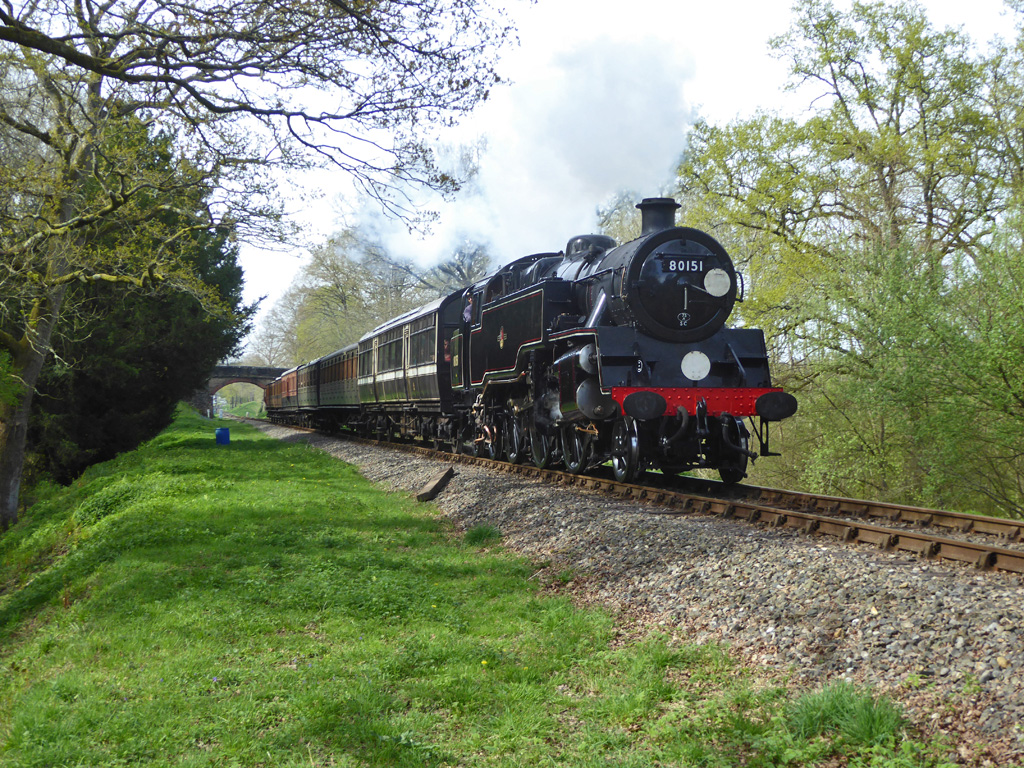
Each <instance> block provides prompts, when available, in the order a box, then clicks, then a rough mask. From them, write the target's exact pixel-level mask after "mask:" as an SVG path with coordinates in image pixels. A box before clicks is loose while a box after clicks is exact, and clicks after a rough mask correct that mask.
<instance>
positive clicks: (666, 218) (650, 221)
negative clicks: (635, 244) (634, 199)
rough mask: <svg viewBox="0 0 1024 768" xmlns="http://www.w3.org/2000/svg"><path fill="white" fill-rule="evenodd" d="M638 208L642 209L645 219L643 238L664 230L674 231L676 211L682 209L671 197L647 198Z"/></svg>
mask: <svg viewBox="0 0 1024 768" xmlns="http://www.w3.org/2000/svg"><path fill="white" fill-rule="evenodd" d="M636 207H637V208H639V209H640V213H641V214H642V217H643V218H642V221H643V229H642V230H641V232H640V236H641V237H643V236H644V235H649V234H651V233H652V232H660V231H661V230H663V229H672V227H674V226H675V225H676V209H677V208H682V206H681V205H679V203H677V202H676V201H675V200H673V199H672V198H671V197H645V198H644V199H643V200H641V201H640V202H639V203H637V206H636Z"/></svg>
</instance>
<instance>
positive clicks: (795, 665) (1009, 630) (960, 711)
mask: <svg viewBox="0 0 1024 768" xmlns="http://www.w3.org/2000/svg"><path fill="white" fill-rule="evenodd" d="M262 428H263V429H264V431H265V432H267V433H268V434H270V435H272V436H274V437H278V438H282V439H291V440H302V441H307V442H309V443H310V444H311V445H313V446H314V447H316V448H319V449H321V450H323V451H325V452H327V453H329V454H331V455H333V456H335V457H337V458H339V459H342V460H344V461H346V462H349V463H351V464H354V465H356V466H358V467H360V469H361V471H362V473H363V474H364V475H365V476H366V477H367V478H368V479H370V480H372V481H374V482H377V483H380V484H382V485H383V486H385V487H386V488H389V489H392V490H400V491H403V492H410V493H412V494H413V495H415V493H416V492H417V491H418V490H419V489H420V488H421V487H422V486H423V484H424V483H426V482H427V481H428V480H429V479H431V478H432V477H434V476H436V475H437V473H438V470H439V467H442V463H443V460H442V459H431V458H426V457H422V456H418V455H414V454H409V453H402V452H398V451H394V450H390V449H387V448H380V447H376V446H371V445H363V444H359V443H354V442H351V441H347V440H343V439H333V438H328V437H324V436H319V435H310V434H308V433H298V432H296V431H294V430H290V429H287V428H283V427H273V426H270V425H265V426H263V427H262ZM433 503H435V504H436V505H437V506H438V507H439V508H440V510H441V511H442V513H443V514H444V515H446V516H447V517H449V518H450V519H451V520H452V522H453V523H454V524H455V525H456V526H457V527H459V528H470V527H472V526H475V525H482V524H487V525H492V526H495V527H497V528H498V529H499V530H500V531H501V533H502V544H503V545H504V546H505V547H507V548H508V549H509V550H511V551H514V552H516V553H518V554H521V555H523V556H526V557H529V558H531V559H533V560H535V561H537V562H539V563H542V564H544V565H543V567H545V568H546V569H548V570H549V571H550V572H551V573H553V574H559V573H560V574H565V573H569V574H571V575H572V580H571V582H570V583H569V585H568V587H567V589H570V590H572V591H573V593H574V595H575V596H576V598H577V599H578V600H580V601H581V602H583V603H587V604H599V605H602V606H604V607H606V608H608V609H610V610H612V611H614V612H616V613H617V615H618V616H619V617H620V619H621V620H622V621H623V622H628V623H630V624H631V625H633V626H634V627H636V628H640V629H643V628H657V629H658V630H660V631H664V632H669V633H672V634H673V635H675V636H676V637H678V638H679V639H680V641H683V642H706V641H711V642H721V643H724V644H727V645H728V646H729V648H730V651H731V653H732V654H733V655H734V657H736V658H737V659H738V660H740V661H742V662H744V663H747V664H750V665H753V666H755V667H756V668H757V669H758V670H759V673H761V674H767V675H769V676H770V677H773V678H775V679H776V682H779V683H781V684H786V685H790V686H799V687H808V688H817V687H820V686H821V685H823V684H825V683H826V682H829V681H834V680H849V681H851V682H854V683H857V684H867V685H870V686H872V688H874V689H875V690H876V691H878V692H882V693H885V694H886V695H888V696H890V697H891V698H893V699H894V700H896V701H898V702H899V703H901V704H902V706H903V707H904V709H905V711H906V712H907V713H908V715H909V716H910V717H911V718H912V720H913V721H914V722H915V724H916V725H917V726H919V727H920V728H921V729H922V730H923V731H924V732H925V733H928V734H930V733H944V734H948V735H949V736H950V739H951V743H952V744H953V745H954V746H955V747H956V755H955V757H956V759H957V760H958V761H959V762H961V763H963V764H968V765H1005V764H1007V763H1008V762H1011V761H1013V762H1019V761H1024V725H1022V723H1024V578H1022V577H1021V576H1019V575H1015V574H1004V573H991V572H979V571H977V570H974V569H972V568H969V567H965V566H962V565H959V564H955V563H945V562H935V561H929V560H923V559H915V558H913V557H909V556H907V555H906V554H900V553H892V552H886V551H882V550H879V549H875V548H872V547H868V546H863V545H860V546H851V545H846V544H841V543H839V542H837V541H835V540H832V539H825V538H821V537H815V536H806V535H803V534H799V533H796V532H795V531H793V530H791V529H768V528H762V527H756V526H751V525H749V524H746V523H742V522H738V521H733V520H722V519H718V518H712V517H700V516H696V515H686V516H677V515H675V514H670V513H669V511H668V510H667V509H662V508H659V507H657V506H655V505H652V504H645V503H640V502H636V501H628V500H621V499H618V498H614V497H610V496H607V495H602V494H599V493H596V492H591V491H584V490H578V489H574V488H568V487H563V486H557V485H551V484H545V483H542V482H538V481H532V480H526V479H523V478H522V477H518V476H515V475H510V474H507V473H503V472H499V471H495V470H490V469H485V468H481V467H475V466H469V465H458V466H456V468H455V476H454V477H453V478H452V480H451V482H450V483H449V484H448V486H447V487H446V488H445V490H444V491H443V492H442V493H441V494H440V495H439V496H438V497H437V499H436V500H435V501H434V502H433Z"/></svg>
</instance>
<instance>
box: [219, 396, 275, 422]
mask: <svg viewBox="0 0 1024 768" xmlns="http://www.w3.org/2000/svg"><path fill="white" fill-rule="evenodd" d="M227 412H228V413H230V414H231V415H232V416H238V417H239V418H243V419H256V418H259V417H261V416H266V412H265V411H264V410H263V403H262V402H261V401H259V400H253V401H252V402H250V403H242V404H241V405H236V406H235V407H234V408H229V409H228V410H227Z"/></svg>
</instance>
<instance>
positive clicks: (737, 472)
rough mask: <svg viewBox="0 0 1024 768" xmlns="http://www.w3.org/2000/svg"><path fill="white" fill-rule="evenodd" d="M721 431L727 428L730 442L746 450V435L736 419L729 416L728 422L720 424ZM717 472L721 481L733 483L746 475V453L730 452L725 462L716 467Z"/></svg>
mask: <svg viewBox="0 0 1024 768" xmlns="http://www.w3.org/2000/svg"><path fill="white" fill-rule="evenodd" d="M722 429H723V431H725V430H728V433H729V438H730V440H732V442H733V443H734V444H736V445H738V446H739V447H740V448H742V449H743V450H744V451H746V450H747V449H748V448H749V446H748V442H749V441H748V440H747V436H746V435H745V434H744V430H741V429H740V427H739V424H738V423H737V421H736V419H734V418H730V420H729V421H728V422H726V423H725V424H723V425H722ZM718 474H719V476H720V477H721V478H722V482H723V483H727V484H729V485H734V484H736V483H738V482H740V481H741V480H743V478H744V477H746V476H747V455H746V453H731V454H729V458H728V460H727V461H726V462H723V464H722V466H720V467H719V468H718Z"/></svg>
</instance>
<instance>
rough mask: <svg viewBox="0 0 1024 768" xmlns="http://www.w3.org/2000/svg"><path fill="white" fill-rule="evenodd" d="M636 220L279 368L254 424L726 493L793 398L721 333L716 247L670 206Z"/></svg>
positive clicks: (752, 352)
mask: <svg viewBox="0 0 1024 768" xmlns="http://www.w3.org/2000/svg"><path fill="white" fill-rule="evenodd" d="M637 208H639V209H640V210H641V212H642V220H643V224H642V233H641V235H640V237H639V238H637V239H636V240H633V241H631V242H629V243H625V244H623V245H617V244H616V242H615V241H614V240H612V239H611V238H609V237H605V236H603V235H583V236H580V237H575V238H573V239H572V240H570V241H569V243H568V245H567V246H566V249H565V251H564V252H561V253H540V254H535V255H533V256H527V257H525V258H521V259H518V260H517V261H514V262H512V263H511V264H508V265H506V266H504V267H502V268H501V269H499V270H498V271H497V272H495V273H494V274H493V275H490V276H489V277H487V278H485V279H483V280H481V281H480V282H478V283H477V284H475V285H473V286H471V287H469V288H467V289H464V290H461V291H458V292H456V293H453V294H451V295H450V296H446V297H445V298H442V299H440V300H438V301H435V302H433V303H432V304H428V305H427V306H424V307H420V308H419V309H416V310H413V311H412V312H409V313H407V314H405V315H402V316H401V317H396V318H394V319H393V320H390V321H388V322H387V323H384V324H383V325H381V326H379V327H378V328H375V329H374V330H373V331H371V332H370V333H368V334H366V335H365V336H364V337H363V338H362V339H360V340H359V342H358V344H353V345H351V346H349V347H346V348H344V349H341V350H338V351H337V352H334V353H332V354H330V355H327V356H325V357H322V358H320V359H318V360H313V361H312V362H309V363H306V364H305V365H300V366H298V367H296V368H293V369H291V370H289V371H287V372H285V373H284V374H283V375H282V376H281V377H280V378H279V379H277V380H276V381H275V382H273V384H272V385H271V386H270V387H269V388H268V389H267V391H266V394H265V400H266V407H267V413H268V415H269V418H270V419H271V420H272V421H274V422H277V423H286V424H296V425H303V426H309V427H314V428H318V429H325V430H329V431H334V430H338V429H352V430H355V431H356V432H358V433H360V434H364V435H376V436H377V437H379V438H383V439H391V438H394V437H404V438H417V439H421V440H423V441H425V442H427V443H429V444H432V445H434V446H435V447H438V448H447V449H449V450H453V451H456V452H462V451H472V452H474V453H477V454H478V455H486V456H490V457H491V458H503V459H505V460H507V461H510V462H522V461H532V462H533V463H534V464H535V465H537V466H538V467H548V466H554V465H556V464H559V463H560V464H562V465H564V468H565V469H566V470H568V471H569V472H573V473H582V472H586V471H588V470H589V469H591V468H593V467H595V466H598V465H601V464H604V463H606V462H609V461H610V462H611V465H612V469H613V472H614V474H615V477H616V478H617V479H618V480H620V481H622V482H629V481H631V480H633V479H635V478H636V476H637V475H638V474H639V473H640V472H641V471H643V470H644V469H645V468H647V467H654V468H657V469H660V470H662V471H663V472H668V473H678V472H681V471H684V470H688V469H692V468H696V467H708V468H714V469H717V470H718V472H719V474H720V475H721V477H722V479H723V480H725V481H726V482H738V481H740V480H741V479H742V478H743V477H745V475H746V468H747V463H748V461H752V460H753V459H754V458H756V457H757V455H758V454H757V453H755V452H753V451H752V450H751V449H750V443H751V430H752V431H753V435H754V436H755V437H756V438H757V441H758V449H759V451H760V455H776V454H771V452H770V450H769V445H768V424H769V423H770V422H773V421H780V420H782V419H784V418H787V417H789V416H791V415H792V414H793V413H795V412H796V406H797V404H796V399H795V398H794V397H793V396H792V395H790V394H787V393H785V392H783V391H782V390H781V389H779V388H777V387H773V386H772V383H771V376H770V373H769V370H768V356H767V351H766V348H765V342H764V333H763V332H762V331H760V330H757V329H752V328H726V327H725V322H726V320H727V319H728V317H729V315H730V313H731V312H732V308H733V305H734V303H735V302H736V301H737V300H738V299H739V300H742V296H741V295H740V296H739V297H738V296H737V294H738V277H737V273H736V271H735V269H734V267H733V263H732V260H731V259H730V258H729V255H728V254H727V253H726V251H725V249H724V248H723V247H722V246H721V245H720V244H719V243H718V242H717V241H716V240H715V239H714V238H712V237H711V236H710V235H708V234H706V233H704V232H701V231H699V230H696V229H690V228H687V227H676V226H675V211H676V209H677V208H679V205H678V204H677V203H676V202H675V201H674V200H672V199H669V198H648V199H645V200H644V201H643V202H641V203H640V204H639V205H638V206H637ZM755 417H756V419H757V421H756V423H755ZM745 420H746V421H745ZM747 422H749V424H750V428H749V429H748V427H747Z"/></svg>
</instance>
